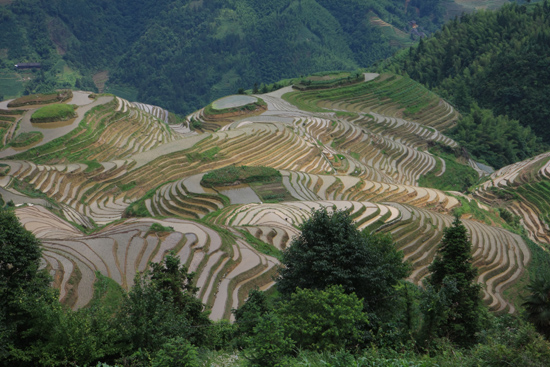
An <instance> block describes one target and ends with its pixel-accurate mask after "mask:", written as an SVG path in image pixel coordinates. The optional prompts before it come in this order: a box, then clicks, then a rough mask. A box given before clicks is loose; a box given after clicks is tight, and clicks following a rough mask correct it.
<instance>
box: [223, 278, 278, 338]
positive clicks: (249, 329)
mask: <svg viewBox="0 0 550 367" xmlns="http://www.w3.org/2000/svg"><path fill="white" fill-rule="evenodd" d="M270 311H272V309H271V307H270V305H269V303H268V301H267V297H266V295H265V293H264V292H262V291H260V290H257V289H252V290H251V291H250V293H248V299H247V300H246V302H245V303H244V304H243V305H242V306H241V307H239V309H237V310H233V311H232V312H233V314H234V315H235V324H236V325H237V328H238V329H237V334H238V337H237V344H239V345H242V344H243V340H242V338H246V337H247V336H250V335H252V334H253V333H254V327H255V326H256V324H257V321H258V320H259V319H260V318H261V317H263V316H264V315H265V314H267V313H269V312H270Z"/></svg>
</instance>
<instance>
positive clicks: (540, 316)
mask: <svg viewBox="0 0 550 367" xmlns="http://www.w3.org/2000/svg"><path fill="white" fill-rule="evenodd" d="M527 290H528V291H529V292H530V294H529V296H527V299H526V300H525V302H524V303H523V306H525V310H526V311H527V317H528V319H529V321H531V322H532V323H533V324H534V325H535V327H536V328H537V330H538V331H539V332H540V333H542V334H544V335H546V337H547V338H548V337H550V280H549V279H548V278H545V277H538V278H535V279H533V280H532V281H531V283H530V284H529V285H528V286H527Z"/></svg>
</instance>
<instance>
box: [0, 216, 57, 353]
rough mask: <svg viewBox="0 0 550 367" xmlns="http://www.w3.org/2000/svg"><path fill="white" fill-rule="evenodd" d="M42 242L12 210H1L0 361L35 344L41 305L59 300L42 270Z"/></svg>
mask: <svg viewBox="0 0 550 367" xmlns="http://www.w3.org/2000/svg"><path fill="white" fill-rule="evenodd" d="M40 246H41V244H40V241H39V240H38V239H37V238H36V237H35V236H34V235H33V234H32V233H31V232H29V231H27V230H26V229H25V228H24V227H23V226H22V225H21V223H19V220H18V219H17V217H16V216H15V213H14V212H13V211H10V210H0V339H1V338H2V337H3V338H4V339H5V340H6V341H7V343H6V344H3V345H2V347H0V361H2V360H10V359H12V358H16V356H17V355H22V354H24V352H23V350H24V349H25V348H27V347H28V346H29V345H31V344H32V343H33V342H34V341H35V336H34V335H32V329H33V327H34V325H35V323H36V321H37V318H39V317H40V315H39V314H37V313H36V312H35V311H36V310H37V309H39V308H40V307H41V305H42V304H44V303H46V304H50V303H52V302H55V301H56V295H55V293H54V292H52V290H51V288H50V278H49V276H48V275H47V273H46V272H45V271H39V267H40V258H41V256H42V250H41V247H40Z"/></svg>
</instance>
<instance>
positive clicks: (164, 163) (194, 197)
mask: <svg viewBox="0 0 550 367" xmlns="http://www.w3.org/2000/svg"><path fill="white" fill-rule="evenodd" d="M365 80H366V81H363V80H360V81H358V82H356V83H354V84H352V85H346V86H341V87H337V88H332V89H316V90H306V91H297V90H293V89H292V88H290V87H288V88H284V89H280V90H278V91H275V92H271V93H267V94H261V95H260V94H258V95H252V96H248V97H247V98H243V96H229V97H227V98H224V99H221V100H219V101H217V102H216V103H215V104H212V105H208V106H206V107H205V108H203V109H201V110H198V111H196V112H195V113H193V114H191V115H190V116H188V118H187V120H186V121H184V122H183V123H181V124H179V125H167V124H166V123H165V121H164V120H162V119H159V117H162V116H165V115H166V113H165V111H163V110H161V109H159V108H155V107H152V106H149V107H147V108H146V110H143V109H140V108H144V106H143V105H142V104H132V103H129V102H128V101H126V100H124V99H121V98H118V97H112V96H96V95H91V96H88V95H86V99H84V100H82V101H81V103H82V104H83V107H86V106H90V108H89V111H88V112H87V113H86V114H85V115H84V116H83V118H82V119H81V121H80V122H78V126H74V127H73V129H72V130H66V129H64V128H63V127H57V126H54V127H53V128H50V130H51V132H50V134H52V136H53V135H55V134H57V137H56V138H54V139H53V140H51V141H49V142H44V143H41V142H39V143H38V144H39V145H38V146H33V145H29V146H27V147H23V148H22V151H19V152H13V151H10V150H9V149H4V150H3V151H1V152H0V154H2V155H3V156H5V157H6V158H7V159H4V160H3V161H1V162H0V168H1V170H2V175H3V176H2V178H1V180H0V185H1V186H2V190H1V191H0V192H1V193H2V195H4V196H5V197H6V199H8V198H10V199H11V200H13V201H14V203H15V204H22V203H28V202H30V200H32V201H33V202H34V203H35V205H34V207H22V208H19V209H17V211H16V213H17V215H18V217H19V218H20V219H21V220H22V222H23V223H24V224H25V226H26V227H27V228H28V229H29V230H32V231H33V232H34V233H35V234H36V235H37V236H38V237H39V238H41V239H42V240H43V242H44V246H45V249H46V251H45V253H44V260H45V266H46V267H47V268H48V269H49V270H50V271H51V273H52V274H53V275H54V277H55V286H57V287H59V288H60V290H61V293H60V297H61V299H62V300H63V301H64V302H65V303H66V304H67V305H69V306H71V307H73V308H79V307H82V306H85V305H86V304H87V303H88V302H89V301H90V299H91V297H92V294H93V292H92V290H93V283H94V279H95V272H96V271H99V272H101V273H102V274H103V275H105V276H108V277H111V278H112V279H114V280H115V281H116V282H118V283H119V284H120V285H121V286H122V287H123V288H126V289H128V288H129V287H131V285H132V281H133V276H134V274H135V273H136V272H138V271H142V270H143V269H144V267H145V266H146V264H147V262H148V261H150V260H152V261H158V260H159V259H161V258H162V256H163V255H164V254H165V252H166V251H168V250H171V249H172V250H174V251H176V253H177V254H178V256H179V257H180V258H181V260H182V263H185V264H187V265H188V266H189V268H190V269H191V270H194V271H196V273H197V278H196V279H197V285H198V286H199V287H200V293H199V294H200V297H201V299H202V300H203V301H204V302H205V303H206V304H207V307H208V308H209V309H210V310H211V311H212V314H211V317H212V318H213V319H220V318H229V317H230V310H231V308H236V307H237V306H239V305H240V304H242V302H243V300H244V299H245V297H246V295H247V293H248V290H250V289H251V288H253V287H256V286H258V287H260V288H261V289H268V288H270V287H271V286H273V284H274V282H273V275H274V274H275V272H276V267H277V265H278V264H279V260H278V257H279V256H280V251H282V250H284V249H285V248H286V246H288V245H289V244H290V240H291V238H292V236H294V235H296V234H298V233H299V230H298V228H299V225H300V223H302V222H303V220H305V219H306V218H307V217H308V216H309V215H311V209H315V208H322V207H325V208H327V209H328V210H337V209H340V210H348V211H350V213H351V215H352V217H353V218H354V220H355V222H356V223H357V225H358V226H359V228H361V229H366V230H369V231H381V232H387V233H391V234H392V235H393V238H394V240H395V241H396V243H397V246H398V247H399V249H401V250H402V251H403V252H404V254H405V258H406V259H407V260H408V261H410V262H411V264H412V268H413V272H412V275H411V277H410V280H411V281H412V282H414V283H416V284H419V283H420V282H421V281H422V279H423V278H424V277H425V276H426V274H427V265H428V264H429V263H430V262H431V261H432V259H433V256H434V254H435V250H436V247H437V244H438V243H439V241H440V239H441V237H442V235H443V229H444V227H445V226H447V225H449V223H450V222H451V221H452V216H451V215H450V214H451V213H452V212H457V213H459V214H460V213H462V215H463V219H464V221H465V224H466V227H467V228H468V230H469V233H470V235H471V238H472V242H473V245H474V248H473V257H474V259H475V265H476V266H477V267H478V268H479V277H478V281H479V282H481V283H483V284H485V285H486V287H485V288H484V301H485V302H486V304H487V305H488V306H490V308H491V309H492V310H495V311H500V312H503V311H506V312H514V311H515V310H516V305H515V301H514V300H512V299H508V298H506V296H505V293H504V291H505V290H506V289H509V288H511V287H515V285H516V284H517V282H518V281H519V280H522V281H525V277H527V276H528V275H527V273H526V272H525V268H526V266H528V264H529V262H530V259H531V253H530V251H529V249H528V247H527V245H526V243H525V242H524V240H523V239H522V238H521V237H520V236H518V235H517V234H515V233H512V232H509V231H507V230H505V229H503V228H502V226H505V225H506V223H505V221H503V220H502V219H501V218H500V217H499V215H498V214H497V211H496V210H494V209H492V208H490V207H487V206H485V205H483V204H482V203H481V202H480V201H478V200H477V199H476V198H474V197H473V196H468V195H467V194H463V193H460V192H458V191H457V190H462V188H463V187H464V186H466V188H468V187H469V186H470V185H471V184H472V183H476V182H477V181H478V177H480V176H484V175H486V173H485V172H484V171H483V170H482V169H481V168H480V166H479V165H478V164H477V163H476V162H474V161H472V160H468V159H467V158H466V157H465V156H464V155H463V154H462V153H461V150H460V149H458V145H457V143H456V142H455V141H453V140H452V139H450V138H448V137H447V136H445V131H446V130H448V129H449V128H450V127H452V126H453V125H454V124H455V123H456V120H457V118H458V117H459V115H458V113H457V112H456V111H455V110H454V109H453V108H452V107H451V106H450V105H449V104H448V103H446V102H445V101H444V100H442V99H441V98H440V97H438V96H437V95H435V94H433V93H431V92H429V91H427V90H426V89H425V88H424V87H422V86H421V85H419V84H418V83H415V82H414V81H412V80H411V79H409V78H404V77H400V76H396V75H391V74H383V75H372V74H371V75H366V78H365ZM321 84H322V83H321ZM70 102H71V101H65V102H63V103H70ZM91 106H93V108H91ZM214 106H216V107H218V108H220V109H216V108H214ZM36 109H37V106H29V107H27V110H26V111H24V112H19V113H22V116H23V117H21V120H16V121H14V122H13V124H15V125H16V124H17V123H21V122H18V121H22V119H23V118H24V116H26V115H28V114H31V113H32V112H33V111H34V110H36ZM147 111H150V112H154V113H155V114H156V116H154V115H151V114H150V113H149V112H147ZM188 125H196V126H202V128H201V129H202V130H197V131H190V130H189V128H188ZM35 128H36V129H42V128H41V127H35ZM44 129H45V128H44ZM10 139H11V138H10ZM10 139H8V140H7V143H8V144H9V143H10V141H11V140H10ZM434 147H437V148H438V149H437V150H434ZM441 152H447V153H445V154H444V153H441ZM450 152H453V153H450ZM14 153H15V155H14ZM228 166H229V167H233V168H231V170H233V171H237V172H241V171H243V170H245V169H244V168H239V167H241V166H255V167H271V168H272V169H271V170H267V169H263V168H257V169H256V170H257V171H258V172H259V173H258V175H259V177H260V179H258V178H256V179H253V180H242V181H239V182H240V184H238V185H235V184H236V183H237V182H233V181H232V180H231V182H224V181H223V177H224V176H223V175H222V173H220V172H222V171H218V169H222V168H225V167H228ZM545 167H546V166H545ZM273 169H274V170H273ZM262 170H264V171H265V172H268V171H269V172H271V173H270V174H272V173H273V172H275V173H277V174H276V175H275V176H274V177H275V178H274V179H270V180H267V181H263V180H261V177H262V172H264V171H262ZM209 172H213V173H212V174H211V175H214V177H217V180H215V181H214V182H219V184H218V185H217V186H216V185H215V186H214V187H205V186H203V185H202V184H201V182H202V178H203V176H204V175H205V174H207V173H209ZM243 172H244V171H243ZM241 173H242V172H241ZM496 174H497V175H498V174H500V173H496ZM425 177H435V178H437V181H438V182H443V183H445V184H449V185H451V186H450V187H454V186H452V185H458V186H457V187H458V189H454V190H453V191H448V190H449V189H447V188H446V189H444V190H438V189H435V188H429V187H420V186H419V182H422V180H423V179H424V178H425ZM465 177H470V179H469V180H473V182H469V181H466V180H464V178H465ZM472 177H473V178H472ZM457 179H458V180H459V182H457ZM460 180H462V181H460ZM426 182H431V181H426ZM223 183H225V184H231V185H229V186H223ZM26 196H32V197H33V198H34V199H28V198H27V197H26ZM478 197H479V198H480V199H481V200H485V198H484V197H481V196H478ZM472 208H473V209H472ZM511 210H512V209H511ZM154 223H157V224H160V225H161V226H162V227H161V228H168V227H172V228H173V230H160V231H159V230H158V229H157V230H155V229H154V228H155V227H154V226H153V227H152V225H153V224H154ZM156 228H158V226H157V227H156Z"/></svg>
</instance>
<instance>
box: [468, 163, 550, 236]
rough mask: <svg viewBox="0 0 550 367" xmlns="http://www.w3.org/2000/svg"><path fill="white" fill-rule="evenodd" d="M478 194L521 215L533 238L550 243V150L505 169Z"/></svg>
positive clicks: (483, 186) (488, 202) (485, 184)
mask: <svg viewBox="0 0 550 367" xmlns="http://www.w3.org/2000/svg"><path fill="white" fill-rule="evenodd" d="M475 195H476V196H477V197H479V198H480V199H481V200H483V201H484V202H485V203H487V204H489V205H494V206H500V207H504V208H506V209H508V210H509V211H510V212H512V213H513V214H514V215H517V216H519V217H520V218H521V221H522V224H523V226H524V227H525V228H526V229H527V232H528V234H529V237H530V238H531V239H532V240H533V241H535V242H541V243H544V244H550V152H548V153H543V154H540V155H538V156H536V157H533V158H530V159H527V160H525V161H522V162H518V163H515V164H512V165H509V166H506V167H503V168H501V169H500V170H498V171H496V172H495V173H493V174H492V175H491V176H490V177H489V180H487V181H485V182H484V183H483V184H481V185H480V186H479V187H478V188H477V190H476V192H475Z"/></svg>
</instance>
